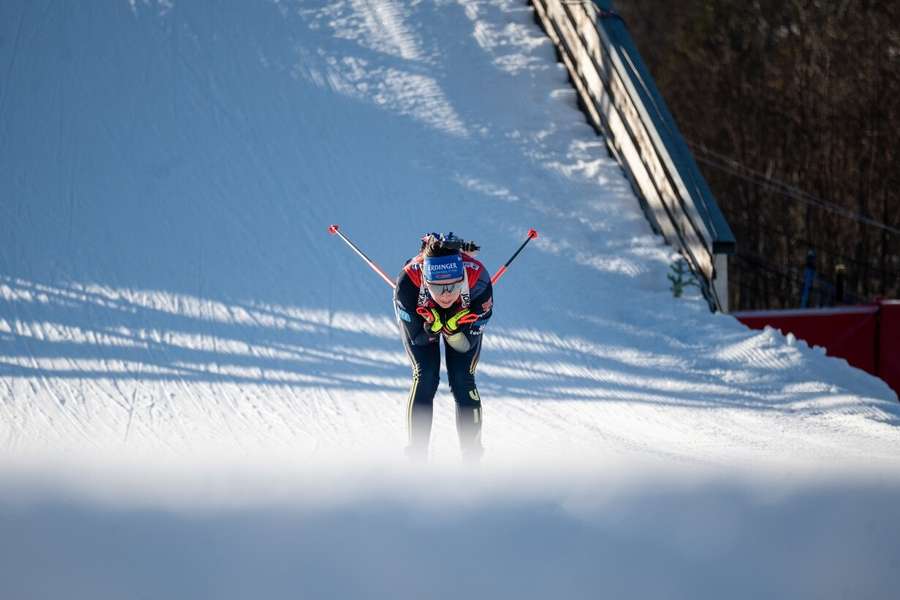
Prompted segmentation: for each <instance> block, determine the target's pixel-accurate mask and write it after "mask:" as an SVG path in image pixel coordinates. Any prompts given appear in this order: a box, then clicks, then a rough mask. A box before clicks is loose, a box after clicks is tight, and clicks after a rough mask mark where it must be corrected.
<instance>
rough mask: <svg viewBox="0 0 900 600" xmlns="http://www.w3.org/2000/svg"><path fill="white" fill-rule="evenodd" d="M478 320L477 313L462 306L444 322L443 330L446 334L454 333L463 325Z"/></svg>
mask: <svg viewBox="0 0 900 600" xmlns="http://www.w3.org/2000/svg"><path fill="white" fill-rule="evenodd" d="M477 320H478V315H476V314H475V313H473V312H472V311H471V310H469V309H468V308H464V309H463V310H461V311H459V312H458V313H456V314H455V315H453V316H452V317H450V318H449V319H447V322H446V323H445V324H444V332H445V333H448V334H454V333H456V332H457V331H459V328H460V327H461V326H463V325H468V324H469V323H474V322H475V321H477Z"/></svg>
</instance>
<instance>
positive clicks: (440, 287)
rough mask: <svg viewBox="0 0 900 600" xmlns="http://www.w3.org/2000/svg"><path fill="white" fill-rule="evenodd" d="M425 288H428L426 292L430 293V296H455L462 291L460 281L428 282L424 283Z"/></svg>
mask: <svg viewBox="0 0 900 600" xmlns="http://www.w3.org/2000/svg"><path fill="white" fill-rule="evenodd" d="M425 286H426V287H427V288H428V291H429V292H431V294H432V295H434V296H440V295H442V294H455V293H456V292H458V291H460V290H462V281H456V282H453V283H432V282H430V281H426V282H425Z"/></svg>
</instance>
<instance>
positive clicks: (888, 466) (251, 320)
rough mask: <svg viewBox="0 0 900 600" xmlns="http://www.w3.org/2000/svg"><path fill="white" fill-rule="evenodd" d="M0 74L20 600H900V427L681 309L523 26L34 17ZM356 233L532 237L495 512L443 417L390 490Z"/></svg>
mask: <svg viewBox="0 0 900 600" xmlns="http://www.w3.org/2000/svg"><path fill="white" fill-rule="evenodd" d="M0 74H2V79H0V84H2V89H0V165H2V174H0V210H2V219H0V235H2V239H3V244H2V246H0V400H2V402H0V446H2V448H3V450H2V454H0V470H2V471H0V507H2V508H0V529H2V531H3V532H4V534H3V535H2V536H0V539H2V541H0V558H2V559H3V560H0V565H2V566H0V576H2V577H0V578H2V579H3V580H4V581H12V582H13V583H12V584H11V585H12V588H11V589H12V590H13V596H12V597H35V598H45V597H46V598H50V597H54V598H55V597H57V596H58V595H59V593H61V591H65V590H70V589H77V590H79V594H82V595H83V596H84V597H92V598H112V597H115V598H120V597H129V595H130V596H132V597H155V596H167V597H200V596H207V597H216V598H239V597H251V596H253V595H254V593H255V592H256V591H262V592H268V593H271V595H282V594H285V593H288V592H290V593H305V594H307V595H312V596H329V595H330V596H337V595H350V594H353V595H356V596H359V595H363V594H365V595H368V596H382V597H397V596H399V597H423V596H424V597H441V598H443V597H448V598H449V597H458V595H459V594H460V593H476V592H477V593H480V594H481V595H488V594H495V595H499V596H501V597H506V596H509V597H518V598H522V597H525V598H527V597H534V598H537V597H542V598H544V597H547V596H550V595H551V592H554V593H556V595H560V596H562V597H588V596H590V597H595V596H596V593H597V592H598V591H607V592H610V593H613V594H616V595H625V590H626V589H629V588H631V589H636V590H637V591H638V592H641V593H643V594H644V595H654V596H662V595H671V596H673V597H703V596H709V597H722V596H723V595H726V594H724V593H723V589H728V588H729V586H730V585H731V584H730V583H729V582H730V581H731V580H732V579H734V578H736V579H737V580H738V583H741V584H746V585H748V586H749V587H748V588H747V589H748V592H747V595H748V596H749V595H751V593H754V592H756V595H792V596H798V595H800V596H802V595H807V596H814V597H839V596H840V595H841V594H842V593H843V591H845V590H847V589H849V590H850V591H852V592H853V593H856V592H860V593H859V595H867V594H868V595H870V596H884V592H885V591H886V590H889V589H891V587H893V588H896V587H897V584H898V575H897V573H898V572H900V570H898V569H897V568H896V567H897V563H898V560H900V553H898V551H897V550H896V547H895V545H892V544H891V543H889V542H890V540H891V539H892V538H894V539H895V538H896V533H897V529H898V523H900V518H898V509H897V508H896V507H897V506H900V503H898V502H896V499H897V498H898V496H900V494H898V489H897V487H896V485H895V484H893V481H895V480H896V479H897V475H898V474H900V473H898V472H900V469H898V467H900V458H898V452H897V450H898V448H900V428H898V425H900V410H898V405H897V402H896V396H895V395H894V394H893V393H892V392H891V391H890V390H889V389H888V388H887V387H886V386H885V385H884V384H883V383H882V382H880V381H879V380H877V379H874V378H872V377H869V376H868V375H866V374H864V373H862V372H860V371H858V370H855V369H852V368H850V367H849V366H847V364H846V363H844V362H843V361H838V360H834V359H830V358H827V357H825V356H824V354H823V353H822V352H820V351H819V350H817V349H809V348H807V347H806V345H805V344H803V343H797V342H795V341H793V340H791V339H785V338H784V337H783V336H781V335H780V334H778V333H777V332H773V331H765V332H753V331H749V330H747V329H746V328H744V327H743V326H741V325H740V324H739V323H737V322H736V321H735V320H734V319H732V318H730V317H728V316H723V315H710V314H709V313H708V311H707V310H706V308H705V305H704V303H703V302H702V301H700V300H699V299H697V298H688V299H683V300H675V299H673V298H672V297H671V294H670V292H669V291H668V289H667V287H668V282H667V280H666V274H667V272H668V269H669V265H670V263H671V260H672V256H671V253H670V250H669V249H668V248H667V247H665V246H664V245H662V244H661V242H660V240H659V239H658V238H657V237H655V236H654V235H652V233H651V231H650V229H649V227H648V225H647V224H646V222H645V220H644V218H643V215H642V214H641V212H640V210H639V208H638V205H637V202H636V201H635V198H634V197H633V195H632V193H631V190H630V188H629V187H628V184H627V182H626V181H625V179H624V178H623V176H622V174H621V173H620V171H619V169H618V167H617V166H616V165H615V164H614V163H613V162H612V161H611V160H610V159H609V157H608V156H607V154H606V151H605V148H604V145H603V142H602V140H599V139H598V138H596V137H595V136H594V134H593V131H592V130H591V129H590V128H589V127H588V126H587V125H585V124H584V122H583V119H582V118H581V115H580V114H579V113H578V112H577V110H576V107H575V100H574V95H573V92H572V91H571V89H570V88H569V85H568V83H567V82H566V76H565V71H564V69H562V68H561V67H560V66H558V65H557V64H556V63H555V62H554V52H553V49H552V47H551V46H550V45H549V42H548V41H547V40H546V39H545V38H544V36H543V34H542V33H541V32H540V31H539V30H538V29H537V27H536V26H535V25H534V24H533V22H532V20H531V12H530V9H529V8H528V7H527V6H526V5H524V4H522V3H520V2H518V1H512V0H506V1H504V0H496V1H493V2H474V1H471V2H470V1H465V0H460V1H458V2H450V1H441V2H399V1H388V0H368V1H364V0H352V1H351V0H344V1H328V2H326V1H324V0H323V1H320V2H296V1H287V0H280V1H273V2H268V3H263V4H254V5H251V4H250V3H228V5H227V6H221V5H218V4H214V3H210V2H183V3H182V2H160V3H153V2H145V1H132V2H127V1H125V0H121V1H119V2H115V1H112V0H110V1H109V2H105V3H92V4H90V5H87V6H74V5H72V4H69V3H59V4H48V5H47V6H46V7H43V6H37V5H35V4H34V3H30V2H26V1H24V0H21V1H9V2H3V3H2V4H0ZM331 223H340V224H341V225H342V228H343V230H344V231H346V232H347V233H348V234H350V235H351V236H352V237H353V238H354V239H355V240H356V241H357V242H358V243H359V244H360V245H362V246H363V247H364V248H365V250H366V251H367V252H368V253H369V254H370V256H372V257H373V258H375V259H376V260H377V261H378V262H379V263H381V265H382V266H383V267H384V268H385V269H386V270H388V271H389V272H394V271H397V270H399V268H400V266H401V265H402V263H403V261H404V260H405V259H406V258H408V257H409V256H410V255H412V254H413V253H414V252H415V251H416V249H417V247H416V241H417V238H418V236H419V235H421V234H422V233H424V232H425V231H432V230H444V231H446V230H452V231H455V232H457V233H459V234H461V235H464V236H466V237H469V238H471V239H474V240H476V241H477V242H479V243H480V244H481V245H482V246H483V251H482V253H481V256H480V258H481V259H482V260H483V261H484V262H485V263H486V264H487V265H488V266H489V267H496V266H498V265H499V264H501V263H502V262H503V261H504V260H505V259H506V258H507V257H508V254H509V253H510V252H511V251H512V250H513V249H514V248H515V247H516V245H517V244H518V243H519V242H520V241H521V239H522V238H523V236H524V234H525V232H526V231H527V230H528V228H529V227H536V228H537V229H539V230H540V232H541V237H540V238H539V239H538V240H536V241H535V242H534V243H533V244H532V245H531V246H529V248H528V250H527V251H526V253H525V254H523V255H522V256H521V257H520V258H519V260H518V261H517V262H516V263H515V265H514V266H513V269H512V270H511V271H510V272H509V273H508V274H507V275H506V276H505V277H504V279H503V280H502V281H501V282H500V284H499V285H498V288H497V290H496V294H495V302H496V307H497V308H496V313H495V317H494V318H493V320H492V321H491V323H490V326H489V329H488V331H487V333H486V337H485V349H484V352H483V356H482V359H481V363H480V366H479V387H480V390H481V395H482V397H483V398H484V402H485V430H484V436H485V444H486V446H487V455H486V459H485V463H484V465H483V466H482V469H481V471H480V472H479V473H478V474H477V475H476V477H475V478H474V479H473V478H470V477H467V476H465V475H464V474H462V473H459V472H457V471H456V470H455V469H456V464H457V462H458V458H457V455H458V451H457V448H456V442H455V433H454V431H453V424H452V407H451V403H452V401H451V399H450V395H449V391H448V390H447V388H446V383H444V384H442V388H441V389H440V391H439V393H438V398H437V399H436V415H435V432H434V441H433V463H432V466H431V467H430V468H429V469H428V470H427V472H420V471H416V470H412V471H410V470H409V469H408V468H406V465H405V463H404V462H403V461H402V452H401V449H402V446H403V444H404V442H405V432H404V430H403V427H404V422H405V402H406V392H407V389H408V385H409V369H408V366H407V363H406V358H405V355H404V353H403V350H402V347H401V346H400V344H399V342H398V340H397V333H396V330H395V327H394V324H393V313H392V309H391V304H390V295H389V289H388V288H387V286H386V285H385V284H384V282H383V281H381V280H380V279H379V278H378V277H377V276H375V275H374V274H373V273H371V272H370V271H368V270H367V269H366V267H365V266H364V265H363V264H362V263H361V262H360V261H359V260H358V259H357V258H356V257H355V256H354V255H352V254H351V253H350V252H349V251H348V250H347V249H346V248H345V247H344V246H342V245H341V244H340V243H339V242H338V241H337V240H335V239H333V238H330V237H329V236H328V235H327V234H326V231H325V229H326V227H327V226H328V225H329V224H331ZM851 473H852V474H854V476H853V477H850V476H849V474H851ZM423 488H424V490H423ZM87 537H91V538H93V540H94V541H93V542H88V541H87V539H86V538H87ZM163 555H164V556H163ZM109 561H112V562H111V563H110V562H109ZM661 563H664V567H663V568H660V564H661ZM47 564H52V565H54V567H53V568H51V569H49V571H48V569H47V567H46V565H47ZM109 564H113V565H114V566H115V568H114V569H112V570H111V571H112V573H110V569H109V567H108V565H109ZM748 564H751V565H754V567H755V568H758V569H760V570H761V571H762V572H764V573H765V575H764V576H762V577H752V576H750V575H748V574H747V573H746V572H745V571H743V570H741V567H740V565H744V566H746V565H748ZM814 571H815V572H817V575H815V576H814V575H811V573H812V572H814ZM239 574H240V575H239ZM650 574H652V575H658V577H659V578H660V579H658V580H656V579H650V578H649V575H650ZM741 575H742V576H741ZM845 584H846V585H848V586H851V587H849V588H844V587H842V586H843V585H845ZM634 586H637V587H636V588H635V587H634ZM482 591H484V592H485V593H481V592H482ZM728 592H729V594H730V595H734V593H733V592H734V590H731V589H728Z"/></svg>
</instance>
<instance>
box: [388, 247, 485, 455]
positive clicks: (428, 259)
mask: <svg viewBox="0 0 900 600" xmlns="http://www.w3.org/2000/svg"><path fill="white" fill-rule="evenodd" d="M477 250H478V246H477V245H475V244H474V243H473V242H467V241H464V240H462V239H460V238H457V237H455V236H454V235H453V234H452V233H449V234H447V235H442V234H436V233H430V234H427V235H426V236H424V237H423V238H422V247H421V250H420V252H419V254H418V255H417V256H415V257H414V258H412V259H410V260H409V261H407V263H406V265H405V266H404V267H403V271H401V273H400V275H399V277H398V278H397V285H396V287H395V289H394V306H395V310H396V313H397V319H398V322H399V323H400V333H401V338H402V340H403V345H404V347H405V348H406V353H407V354H408V355H409V359H410V362H411V363H412V374H413V381H412V389H411V390H410V393H409V403H408V407H407V427H408V431H409V446H408V447H407V454H408V455H410V456H411V457H415V458H424V457H427V455H428V444H429V439H430V437H431V422H432V415H433V413H434V404H433V403H434V395H435V393H436V392H437V388H438V383H439V381H440V368H441V365H440V363H441V350H440V346H441V342H440V340H443V345H444V361H445V364H446V366H447V379H448V380H449V382H450V390H451V391H452V393H453V399H454V400H455V401H456V430H457V433H458V435H459V444H460V448H461V450H462V454H463V459H464V460H466V461H467V462H472V461H477V460H479V459H480V458H481V455H482V454H483V452H484V449H483V446H482V443H481V424H482V420H483V418H482V411H481V397H480V396H479V394H478V388H477V387H476V386H475V369H476V367H477V366H478V358H479V356H480V354H481V340H482V330H483V328H484V326H485V324H486V323H487V321H488V319H490V318H491V312H492V309H493V287H492V285H491V277H490V275H489V274H488V271H487V269H486V268H485V267H484V265H483V264H481V263H480V262H479V261H477V260H476V259H475V258H474V257H473V254H474V253H475V252H476V251H477Z"/></svg>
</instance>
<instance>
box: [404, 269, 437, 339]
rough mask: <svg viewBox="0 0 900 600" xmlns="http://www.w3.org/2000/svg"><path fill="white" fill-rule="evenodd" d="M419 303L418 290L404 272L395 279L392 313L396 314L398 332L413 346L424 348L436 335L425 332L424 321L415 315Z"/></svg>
mask: <svg viewBox="0 0 900 600" xmlns="http://www.w3.org/2000/svg"><path fill="white" fill-rule="evenodd" d="M418 303H419V288H418V287H416V286H415V285H413V282H412V281H410V279H409V276H408V275H407V274H406V272H405V271H404V272H402V273H401V274H400V277H398V278H397V287H395V288H394V312H395V313H396V314H397V322H398V323H399V324H400V330H401V331H402V332H403V335H405V336H406V338H407V339H408V340H409V343H410V344H411V345H413V346H425V345H427V344H430V343H432V342H434V341H435V340H436V339H437V335H436V334H433V333H430V332H429V331H427V330H426V327H425V319H423V318H422V317H421V316H420V315H419V314H418V313H416V307H417V306H418Z"/></svg>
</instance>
